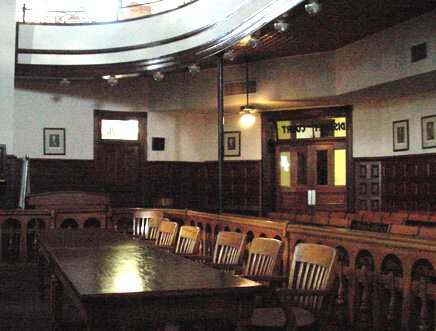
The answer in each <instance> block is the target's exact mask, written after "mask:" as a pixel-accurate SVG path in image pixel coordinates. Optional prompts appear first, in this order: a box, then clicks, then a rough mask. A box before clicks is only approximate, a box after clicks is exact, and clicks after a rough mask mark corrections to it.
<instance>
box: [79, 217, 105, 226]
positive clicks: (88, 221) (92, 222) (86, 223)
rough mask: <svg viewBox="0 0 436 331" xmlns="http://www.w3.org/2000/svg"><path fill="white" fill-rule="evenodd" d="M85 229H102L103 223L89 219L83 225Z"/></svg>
mask: <svg viewBox="0 0 436 331" xmlns="http://www.w3.org/2000/svg"><path fill="white" fill-rule="evenodd" d="M83 227H84V228H85V229H99V228H101V223H100V221H99V220H98V219H96V218H88V219H87V220H86V221H85V223H84V224H83Z"/></svg>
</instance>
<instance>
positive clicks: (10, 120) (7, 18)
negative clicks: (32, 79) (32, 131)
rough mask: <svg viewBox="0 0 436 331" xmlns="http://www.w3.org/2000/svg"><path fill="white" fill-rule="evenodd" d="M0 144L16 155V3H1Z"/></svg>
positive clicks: (7, 0) (6, 0)
mask: <svg viewBox="0 0 436 331" xmlns="http://www.w3.org/2000/svg"><path fill="white" fill-rule="evenodd" d="M0 13H1V16H2V19H1V20H0V35H1V45H0V144H6V151H7V153H8V154H14V132H13V129H14V67H15V1H14V0H2V1H0Z"/></svg>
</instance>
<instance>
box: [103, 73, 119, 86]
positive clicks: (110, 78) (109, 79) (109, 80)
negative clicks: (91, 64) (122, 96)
mask: <svg viewBox="0 0 436 331" xmlns="http://www.w3.org/2000/svg"><path fill="white" fill-rule="evenodd" d="M103 79H106V81H107V83H108V84H109V86H111V87H114V86H117V85H118V79H117V77H115V76H112V75H109V76H108V77H107V78H105V77H103Z"/></svg>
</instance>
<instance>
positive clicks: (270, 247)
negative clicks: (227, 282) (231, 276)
mask: <svg viewBox="0 0 436 331" xmlns="http://www.w3.org/2000/svg"><path fill="white" fill-rule="evenodd" d="M281 246H282V242H281V241H280V240H278V239H273V238H254V239H253V241H252V242H251V243H250V248H249V250H248V259H247V262H246V264H245V267H244V272H243V274H242V276H243V277H247V278H251V279H253V280H258V281H262V280H263V278H262V277H263V276H272V275H273V271H274V267H275V265H276V261H277V256H278V255H279V251H280V247H281Z"/></svg>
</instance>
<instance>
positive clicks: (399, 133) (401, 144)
mask: <svg viewBox="0 0 436 331" xmlns="http://www.w3.org/2000/svg"><path fill="white" fill-rule="evenodd" d="M392 131H393V142H394V152H398V151H407V150H409V120H401V121H394V122H393V123H392Z"/></svg>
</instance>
